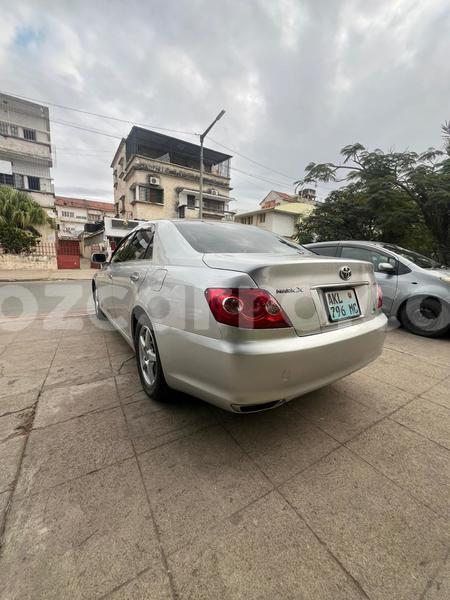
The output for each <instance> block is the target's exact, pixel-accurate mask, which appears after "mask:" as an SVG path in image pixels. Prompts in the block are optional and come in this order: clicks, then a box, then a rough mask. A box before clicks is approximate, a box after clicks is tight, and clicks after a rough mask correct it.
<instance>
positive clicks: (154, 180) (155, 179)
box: [148, 175, 159, 185]
mask: <svg viewBox="0 0 450 600" xmlns="http://www.w3.org/2000/svg"><path fill="white" fill-rule="evenodd" d="M148 182H149V184H150V185H159V177H152V176H151V175H150V176H149V178H148Z"/></svg>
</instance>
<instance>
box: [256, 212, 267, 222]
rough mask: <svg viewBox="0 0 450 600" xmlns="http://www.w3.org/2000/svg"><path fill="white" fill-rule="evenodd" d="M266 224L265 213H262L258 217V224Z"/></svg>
mask: <svg viewBox="0 0 450 600" xmlns="http://www.w3.org/2000/svg"><path fill="white" fill-rule="evenodd" d="M265 222H266V213H262V214H261V215H258V223H265Z"/></svg>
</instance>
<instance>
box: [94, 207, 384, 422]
mask: <svg viewBox="0 0 450 600" xmlns="http://www.w3.org/2000/svg"><path fill="white" fill-rule="evenodd" d="M93 260H94V261H96V262H100V263H104V264H103V268H102V269H101V270H100V271H98V272H97V273H96V274H95V276H94V279H93V282H92V290H93V295H94V302H95V307H96V312H97V315H98V316H99V317H100V318H102V317H103V318H104V317H105V316H106V317H107V318H108V319H109V320H110V321H111V323H112V324H113V325H114V326H115V327H116V328H117V329H118V330H119V331H120V333H121V334H122V335H123V336H124V337H125V339H126V340H127V341H128V343H129V344H130V346H131V347H132V348H133V349H134V350H135V352H136V359H137V367H138V370H139V374H140V378H141V381H142V385H143V387H144V389H145V391H146V392H147V394H148V395H149V396H151V397H153V398H155V399H157V400H167V399H170V396H171V392H170V388H173V389H175V390H181V391H183V392H187V393H189V394H193V395H195V396H197V397H199V398H202V399H203V400H206V401H208V402H211V403H212V404H215V405H217V406H220V407H222V408H224V409H227V410H230V411H234V412H241V413H242V412H256V411H260V410H265V409H268V408H273V407H275V406H278V405H279V404H282V403H283V402H285V401H287V400H292V399H293V398H296V397H297V396H299V395H301V394H305V393H306V392H309V391H311V390H314V389H316V388H319V387H322V386H324V385H327V384H329V383H331V382H332V381H335V380H336V379H339V378H341V377H344V376H345V375H347V374H349V373H351V372H352V371H356V370H357V369H360V368H361V367H364V366H365V365H367V364H368V363H369V362H371V361H373V360H374V359H375V358H377V356H378V355H379V354H380V353H381V350H382V346H383V341H384V337H385V329H386V317H385V316H384V314H383V313H382V312H381V304H382V299H381V291H380V288H379V286H378V285H377V283H376V281H375V277H374V274H373V268H372V266H371V265H369V264H368V263H366V262H361V261H355V260H342V259H333V258H325V257H318V256H316V255H314V254H313V253H311V252H310V251H308V250H306V249H305V248H303V247H301V246H298V245H297V244H294V243H291V242H288V241H286V240H284V239H283V238H280V237H278V236H276V235H274V234H272V233H268V232H265V231H262V230H260V229H258V228H256V227H248V226H245V225H238V224H234V223H221V222H203V221H193V220H192V221H191V220H186V219H185V220H179V221H176V220H174V221H163V220H161V221H156V222H148V223H146V224H145V225H141V226H139V227H138V228H136V229H135V230H133V232H132V233H130V235H128V236H127V237H126V238H125V239H124V240H123V241H122V242H121V244H120V245H119V246H118V248H117V249H116V251H115V252H114V254H113V256H112V258H111V261H110V262H106V260H107V259H106V256H105V255H103V254H96V255H93Z"/></svg>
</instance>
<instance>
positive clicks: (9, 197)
mask: <svg viewBox="0 0 450 600" xmlns="http://www.w3.org/2000/svg"><path fill="white" fill-rule="evenodd" d="M47 223H49V224H50V223H51V219H50V217H49V216H48V215H47V213H46V212H45V210H44V209H43V208H42V207H41V206H40V205H39V204H38V203H37V202H36V201H35V200H33V198H32V197H31V196H30V195H29V194H27V193H26V192H22V191H20V190H15V189H14V188H11V187H8V186H0V225H9V226H12V227H17V228H19V229H24V230H29V231H34V226H35V225H45V224H47Z"/></svg>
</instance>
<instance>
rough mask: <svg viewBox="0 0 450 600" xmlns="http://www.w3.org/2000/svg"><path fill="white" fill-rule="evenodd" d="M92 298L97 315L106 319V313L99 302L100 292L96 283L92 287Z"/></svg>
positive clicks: (101, 319) (98, 317) (102, 319)
mask: <svg viewBox="0 0 450 600" xmlns="http://www.w3.org/2000/svg"><path fill="white" fill-rule="evenodd" d="M92 298H93V300H94V308H95V316H96V317H97V319H99V320H100V321H106V315H105V313H104V312H103V311H102V309H101V308H100V305H99V302H98V292H97V286H96V285H94V286H93V288H92Z"/></svg>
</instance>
